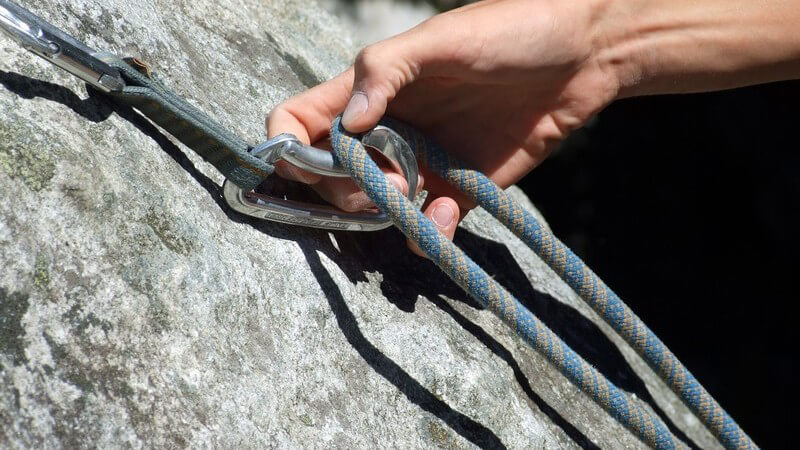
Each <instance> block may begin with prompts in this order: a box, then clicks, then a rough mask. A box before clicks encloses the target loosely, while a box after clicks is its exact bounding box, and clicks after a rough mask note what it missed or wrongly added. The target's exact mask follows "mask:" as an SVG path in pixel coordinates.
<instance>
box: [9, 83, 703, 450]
mask: <svg viewBox="0 0 800 450" xmlns="http://www.w3.org/2000/svg"><path fill="white" fill-rule="evenodd" d="M0 84H2V85H3V86H4V87H5V88H6V89H8V90H9V91H11V92H14V93H15V94H17V95H19V96H21V97H23V98H26V99H33V98H43V99H46V100H49V101H53V102H56V103H60V104H62V105H64V106H67V107H68V108H70V109H71V110H73V111H74V112H75V113H76V114H78V115H80V116H81V117H83V118H85V119H86V120H88V121H90V122H93V123H99V122H102V121H104V120H106V119H108V118H109V117H110V116H111V115H112V114H114V113H115V114H117V115H118V116H119V117H121V118H123V119H125V120H126V121H128V122H129V123H130V124H131V125H133V126H134V127H135V128H136V129H137V130H139V131H140V132H141V133H142V134H144V135H146V136H148V137H149V138H150V139H152V140H153V141H154V142H155V143H156V144H158V146H159V147H160V148H161V149H162V150H163V151H164V152H165V153H166V154H167V155H169V156H170V158H172V159H173V160H174V161H175V162H176V163H178V164H179V165H180V166H181V167H182V168H183V169H184V170H186V172H187V173H188V174H189V175H190V176H191V177H192V178H194V179H195V180H196V181H197V183H198V184H199V185H200V186H201V187H202V188H203V189H204V190H205V191H206V192H208V194H209V197H211V199H212V200H213V201H214V202H215V203H216V204H217V206H219V208H220V209H221V210H222V211H223V212H224V213H225V214H226V216H227V217H228V218H229V219H230V220H232V221H234V222H237V223H246V224H248V225H250V226H252V227H253V228H255V229H257V230H258V231H260V232H262V233H264V234H267V235H269V236H271V237H275V238H279V239H285V240H292V241H296V242H298V244H299V245H300V247H301V248H302V250H303V252H304V254H305V256H306V259H307V260H308V263H309V266H310V267H311V271H312V273H313V274H314V276H315V277H316V279H317V281H318V283H319V284H320V286H321V287H322V290H323V292H325V295H326V297H327V299H328V302H329V304H330V306H331V309H332V311H333V313H334V314H335V316H336V319H337V323H338V324H339V327H340V328H341V329H342V332H343V333H344V335H345V337H346V338H347V340H348V342H349V343H350V344H351V345H352V346H353V348H354V349H355V350H356V351H357V352H358V353H359V355H361V357H362V358H364V360H365V361H367V363H368V364H369V365H370V366H371V367H372V368H373V369H374V370H375V371H376V372H377V373H378V374H380V375H381V376H383V377H384V378H385V379H387V380H389V381H390V382H391V383H392V384H394V385H395V386H396V387H397V388H398V389H399V390H400V391H401V392H403V393H404V394H405V395H406V397H407V398H408V399H409V400H410V401H411V402H413V403H414V404H417V405H419V406H420V407H421V408H422V409H424V410H425V411H428V412H430V413H431V414H434V415H436V416H437V417H439V418H440V419H441V420H443V421H444V422H445V423H447V424H448V425H449V426H450V427H451V428H452V429H453V430H454V431H455V432H457V433H458V434H460V435H461V436H463V437H464V438H466V439H468V440H469V441H471V442H473V443H474V444H476V445H480V446H482V447H490V448H504V445H503V443H502V442H501V441H500V439H499V438H498V437H497V436H496V435H495V434H494V433H493V432H492V431H491V430H489V429H488V428H486V427H485V426H483V425H481V424H480V423H477V422H476V421H474V420H473V419H471V418H469V417H467V416H465V415H464V414H462V413H460V412H458V411H455V410H453V409H452V408H451V407H450V406H449V405H447V404H446V403H445V402H443V401H441V400H439V399H437V398H436V397H435V396H434V395H433V394H432V393H431V392H430V391H428V390H427V389H425V387H424V386H422V385H421V384H420V383H419V382H418V381H417V380H415V379H414V378H413V377H411V376H410V375H409V374H408V373H407V372H405V371H404V370H403V369H402V368H401V367H400V366H399V365H398V364H397V363H395V362H394V361H392V360H391V359H390V358H388V357H387V356H386V355H384V354H383V353H381V352H380V350H378V349H377V348H376V347H375V346H374V345H373V344H372V343H370V342H369V341H368V340H367V339H366V338H365V337H364V335H363V333H361V331H360V330H359V328H358V323H357V321H356V319H355V317H354V316H353V314H352V312H351V311H350V310H349V309H348V308H347V305H346V303H345V301H344V299H343V297H342V295H341V292H340V291H339V289H338V287H337V286H336V284H335V282H334V281H333V279H332V278H331V277H330V275H329V274H328V272H327V271H326V270H325V268H324V266H323V265H322V264H321V262H320V260H319V256H318V255H317V253H316V251H317V249H316V248H314V247H318V246H319V243H320V242H321V241H322V240H323V239H325V234H324V233H325V232H323V231H318V230H309V229H303V228H299V227H296V226H290V225H283V224H278V223H273V222H266V221H263V220H258V219H254V218H250V217H246V216H243V215H240V214H238V213H236V212H235V211H233V210H232V209H231V208H230V207H229V206H228V204H227V203H226V202H225V200H224V199H223V197H222V188H221V186H219V185H218V184H216V183H215V182H214V181H213V180H211V179H210V178H209V177H208V176H206V175H205V174H203V173H202V172H201V171H199V170H198V169H197V168H196V167H195V166H194V164H193V163H192V162H191V160H190V159H189V158H188V157H187V156H186V154H185V153H184V152H183V151H182V150H181V149H180V147H178V146H177V145H176V144H175V143H174V142H173V141H172V140H171V139H170V138H169V137H167V136H166V135H165V134H164V133H162V132H161V131H160V129H159V128H158V127H157V126H155V125H154V124H152V123H151V122H150V121H149V120H148V119H146V118H145V117H144V116H142V115H141V114H139V113H138V112H136V111H135V110H134V109H132V108H130V107H127V106H124V105H120V104H118V103H116V102H114V101H112V100H110V99H109V98H108V97H105V96H104V95H102V94H100V93H98V92H97V91H95V90H94V89H91V88H89V89H88V93H89V96H88V98H86V99H81V98H80V97H79V96H78V95H76V94H75V93H74V92H72V91H71V90H69V89H67V88H65V87H63V86H60V85H57V84H53V83H49V82H45V81H40V80H36V79H33V78H30V77H26V76H24V75H20V74H17V73H13V72H4V71H0ZM334 237H335V239H336V241H337V244H338V246H339V251H337V249H335V248H333V247H332V246H330V245H326V246H324V247H323V248H320V249H319V250H320V251H323V252H324V253H325V254H326V256H328V257H329V258H330V259H331V260H333V261H334V262H336V264H337V265H338V266H339V268H340V269H341V270H342V271H343V272H344V273H345V274H346V275H347V277H348V279H349V280H350V281H351V282H354V283H355V282H358V281H367V278H366V275H365V274H366V273H368V272H376V273H380V274H382V276H383V281H382V283H381V290H382V292H383V294H384V296H385V297H386V298H387V299H388V300H389V301H390V302H392V303H393V304H394V305H395V306H397V308H399V309H400V310H402V311H405V312H413V311H414V310H415V306H416V302H417V299H418V298H419V296H424V297H426V298H428V299H431V301H432V303H433V304H434V305H436V306H437V307H438V308H440V309H441V310H442V311H444V312H445V313H447V314H448V315H450V316H451V317H452V318H453V319H454V320H455V321H456V322H457V323H458V324H459V325H460V326H461V327H462V328H464V329H465V330H466V331H467V332H469V333H471V334H472V335H473V336H475V337H476V338H477V339H478V340H479V341H481V342H482V343H483V344H484V345H485V346H486V347H487V348H488V349H490V350H491V351H492V352H493V353H494V354H496V355H497V356H498V357H500V358H502V359H503V360H504V361H506V363H507V364H508V365H509V366H510V367H511V368H512V370H513V372H514V375H515V377H516V379H517V382H518V383H519V384H520V386H521V387H522V389H523V391H524V392H525V393H526V395H527V396H528V397H529V398H530V399H531V401H532V402H533V403H534V404H536V405H537V406H538V407H539V408H540V409H541V410H542V411H543V412H544V413H545V414H546V415H547V416H548V417H550V419H551V420H553V422H554V423H556V424H557V425H558V426H559V427H561V428H562V429H563V430H564V432H565V433H566V434H567V435H568V436H569V437H571V438H572V439H573V440H575V441H576V442H577V443H578V444H580V445H582V446H584V447H593V444H592V443H591V442H590V441H589V439H588V438H587V437H586V436H585V435H583V434H582V433H581V432H580V431H579V430H578V429H577V428H575V427H574V426H573V425H572V424H571V423H570V422H569V421H567V420H566V419H565V418H564V417H562V416H561V415H560V414H559V413H558V412H557V411H556V410H555V409H553V408H552V407H551V406H550V405H548V404H547V403H546V402H545V401H544V400H543V399H542V398H541V397H539V396H538V395H537V394H536V393H535V392H534V390H533V388H532V387H531V384H530V381H529V380H528V378H527V377H526V376H525V374H524V373H523V371H522V369H521V368H520V365H519V363H517V361H516V360H515V359H514V357H513V355H512V353H511V352H510V351H509V350H508V349H506V348H505V347H504V346H503V345H502V344H500V343H499V342H498V341H497V340H495V339H494V338H492V337H491V336H490V335H489V334H488V333H486V332H485V331H484V330H483V329H482V328H480V327H479V326H478V325H476V324H475V323H473V322H471V321H470V320H469V319H467V318H466V317H464V316H463V315H462V314H460V313H459V312H458V311H456V310H455V309H454V308H453V307H452V306H451V305H450V304H448V303H447V302H445V301H444V300H442V299H441V298H440V297H441V296H445V297H448V298H451V299H454V300H456V301H459V302H462V303H464V304H467V305H469V306H470V307H472V308H475V309H483V308H482V307H481V306H480V305H479V304H478V303H477V302H475V301H474V300H473V299H471V298H470V297H469V296H467V295H466V294H465V293H464V292H463V291H462V290H461V288H459V287H458V286H457V285H456V284H455V283H453V282H452V281H451V280H450V279H449V278H447V276H446V275H444V274H443V273H442V272H441V271H440V270H439V269H438V268H437V267H436V266H435V265H434V264H433V263H431V262H430V261H428V260H424V259H422V258H418V257H416V256H414V255H412V254H411V253H410V252H409V251H408V250H407V249H406V246H405V238H404V237H403V236H402V235H401V234H400V233H399V232H397V231H396V230H394V229H391V230H385V231H381V232H374V233H345V232H335V233H334ZM312 241H313V242H312ZM456 243H457V245H459V246H460V247H461V248H462V249H463V250H464V251H465V252H466V253H467V254H468V255H470V257H472V258H473V259H474V260H475V261H476V262H478V263H479V264H480V265H481V266H482V267H483V268H484V270H486V271H487V272H488V273H489V275H491V276H493V277H494V278H495V279H496V280H497V281H499V282H500V283H501V284H502V285H503V286H505V287H506V288H507V289H508V290H509V291H510V292H511V293H512V294H514V295H515V296H516V297H517V298H518V299H519V300H520V301H521V302H522V303H523V304H524V305H525V306H526V307H527V308H529V309H530V310H531V311H533V312H534V313H535V314H536V315H537V316H538V317H539V318H540V319H541V320H542V321H543V322H544V323H545V324H547V326H549V327H550V328H551V329H552V330H553V331H554V332H556V334H558V335H559V336H561V338H562V339H563V340H564V341H565V342H566V343H567V344H569V345H570V346H571V347H572V348H573V349H575V351H577V352H578V353H579V354H581V355H582V356H583V357H584V358H585V359H586V360H587V361H589V362H590V363H591V364H592V365H594V366H595V367H596V368H597V369H598V370H599V371H600V372H602V373H603V374H604V375H605V376H606V377H608V378H609V379H610V380H611V381H612V382H613V383H614V384H616V385H617V386H618V387H620V388H622V389H625V390H627V391H629V392H633V393H635V394H636V395H637V396H639V398H642V399H643V400H645V401H647V402H648V403H649V404H650V405H651V406H652V407H653V409H654V410H655V411H656V412H657V413H658V415H659V416H661V418H662V419H663V420H664V421H665V422H666V423H667V424H668V426H669V427H670V429H671V430H672V432H673V433H675V434H676V436H678V437H679V438H681V439H683V440H684V441H685V442H691V441H689V440H688V439H687V438H686V436H685V435H684V434H683V433H681V432H680V431H679V430H677V428H676V427H675V426H674V425H673V424H672V422H670V421H669V420H668V418H667V417H666V415H665V414H664V413H663V411H661V410H660V409H659V408H658V406H657V405H656V404H655V402H654V401H653V399H652V397H651V396H650V394H649V392H648V391H647V389H646V388H645V386H644V383H643V382H642V380H641V379H639V377H638V376H636V374H635V373H634V372H633V370H632V369H631V368H630V366H629V365H628V364H627V362H626V361H625V360H624V358H623V357H622V354H621V353H620V351H619V350H618V349H617V348H616V347H615V346H614V344H613V343H612V342H611V341H610V340H609V339H608V338H607V337H606V336H605V335H604V334H603V333H602V331H601V330H600V329H599V328H598V327H597V326H596V325H594V324H593V323H592V322H591V321H590V320H588V319H586V318H585V317H583V315H581V314H580V313H579V312H578V311H577V310H575V309H574V308H572V307H570V306H568V305H565V304H563V303H561V302H559V301H557V300H555V299H553V298H552V297H550V296H548V295H545V294H542V293H539V292H536V291H535V290H534V289H533V287H532V286H531V285H530V282H529V280H528V279H527V277H526V276H525V273H524V272H523V271H522V269H521V268H520V267H519V265H518V264H517V263H516V261H515V260H514V258H513V257H512V255H511V254H510V252H509V251H508V249H507V248H506V246H504V245H502V244H498V243H496V242H493V241H490V240H487V239H484V238H481V237H480V236H477V235H475V234H472V233H469V232H467V231H465V230H463V229H461V230H459V232H458V233H457V236H456ZM376 255H379V256H376Z"/></svg>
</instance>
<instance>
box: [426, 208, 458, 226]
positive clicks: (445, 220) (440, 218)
mask: <svg viewBox="0 0 800 450" xmlns="http://www.w3.org/2000/svg"><path fill="white" fill-rule="evenodd" d="M431 219H433V223H435V224H436V226H437V227H439V228H447V227H448V226H449V225H450V223H452V222H453V208H451V207H450V206H449V205H447V204H445V203H443V204H441V205H439V206H437V207H436V208H434V209H433V214H431Z"/></svg>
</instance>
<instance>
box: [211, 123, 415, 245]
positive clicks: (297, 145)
mask: <svg viewBox="0 0 800 450" xmlns="http://www.w3.org/2000/svg"><path fill="white" fill-rule="evenodd" d="M361 142H362V143H363V144H364V145H365V146H367V147H370V148H373V149H375V150H377V151H378V152H380V153H381V154H383V155H384V156H386V158H387V159H388V160H389V161H390V162H391V163H392V164H393V165H394V166H395V168H396V169H399V170H400V171H402V173H403V176H404V177H405V179H406V181H407V182H408V198H409V199H411V200H413V199H414V197H415V195H416V192H417V182H418V178H419V167H418V166H417V159H416V157H415V155H414V152H413V151H412V150H411V147H410V146H409V145H408V143H407V142H406V141H405V140H404V139H403V138H402V137H401V136H400V135H399V134H397V133H395V132H394V131H393V130H392V129H390V128H387V127H385V126H382V125H379V126H377V127H375V128H374V129H372V130H371V131H369V132H367V133H366V134H364V135H363V136H362V137H361ZM250 153H251V154H252V155H254V156H256V157H258V158H261V159H264V160H265V161H267V162H269V163H272V164H274V163H275V162H277V161H280V160H283V161H287V162H289V163H290V164H292V165H294V166H297V167H299V168H302V169H304V170H307V171H309V172H312V173H316V174H319V175H325V176H333V177H348V176H349V175H348V174H347V172H345V170H344V169H343V168H342V167H340V166H338V165H336V164H335V163H334V161H333V154H332V153H331V152H328V151H325V150H321V149H318V148H315V147H311V146H308V145H305V144H303V143H302V142H300V141H299V140H298V139H297V138H296V137H295V136H293V135H291V134H281V135H279V136H276V137H274V138H272V139H270V140H268V141H266V142H265V143H263V144H261V145H259V146H257V147H254V148H253V149H252V150H250ZM223 196H224V197H225V201H227V202H228V205H230V207H231V208H233V209H234V210H235V211H237V212H240V213H242V214H246V215H248V216H251V217H256V218H259V219H266V220H271V221H275V222H281V223H286V224H290V225H301V226H305V227H312V228H323V229H328V230H348V231H375V230H381V229H384V228H387V227H389V226H390V225H391V224H392V222H391V220H390V219H389V217H388V216H387V215H386V214H385V213H383V212H380V211H378V212H369V211H361V212H355V213H349V212H345V211H342V210H340V209H338V208H335V207H333V206H328V205H317V204H312V203H307V202H299V201H294V200H287V199H283V198H279V197H273V196H270V195H266V194H261V193H257V192H253V191H250V192H245V191H244V190H242V189H241V188H240V187H239V186H236V185H235V184H233V183H231V182H230V181H228V180H225V183H224V185H223Z"/></svg>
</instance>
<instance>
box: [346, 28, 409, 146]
mask: <svg viewBox="0 0 800 450" xmlns="http://www.w3.org/2000/svg"><path fill="white" fill-rule="evenodd" d="M421 38H422V37H421V36H420V33H419V32H417V31H416V30H410V31H408V32H406V33H403V34H401V35H399V36H395V37H393V38H390V39H387V40H385V41H382V42H378V43H376V44H373V45H370V46H368V47H365V48H364V49H363V50H361V52H359V54H358V56H357V57H356V61H355V64H354V65H353V68H354V71H355V75H354V80H353V90H352V92H351V94H350V100H349V102H348V103H347V107H346V108H345V110H344V113H343V114H342V125H343V126H344V127H345V128H346V129H347V130H348V131H350V132H352V133H361V132H364V131H367V130H369V129H372V128H373V127H374V126H375V125H377V124H378V121H379V120H380V119H381V117H383V115H384V114H385V113H386V107H387V105H388V103H389V101H391V100H392V99H393V98H394V97H395V96H396V95H397V93H398V92H399V91H400V90H401V89H402V88H403V87H404V86H406V85H408V84H410V83H412V82H413V81H414V80H415V79H416V78H417V76H419V73H420V67H421V60H422V55H421V53H420V52H419V51H418V50H417V49H418V48H420V46H419V45H418V42H419V41H420V40H421Z"/></svg>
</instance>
